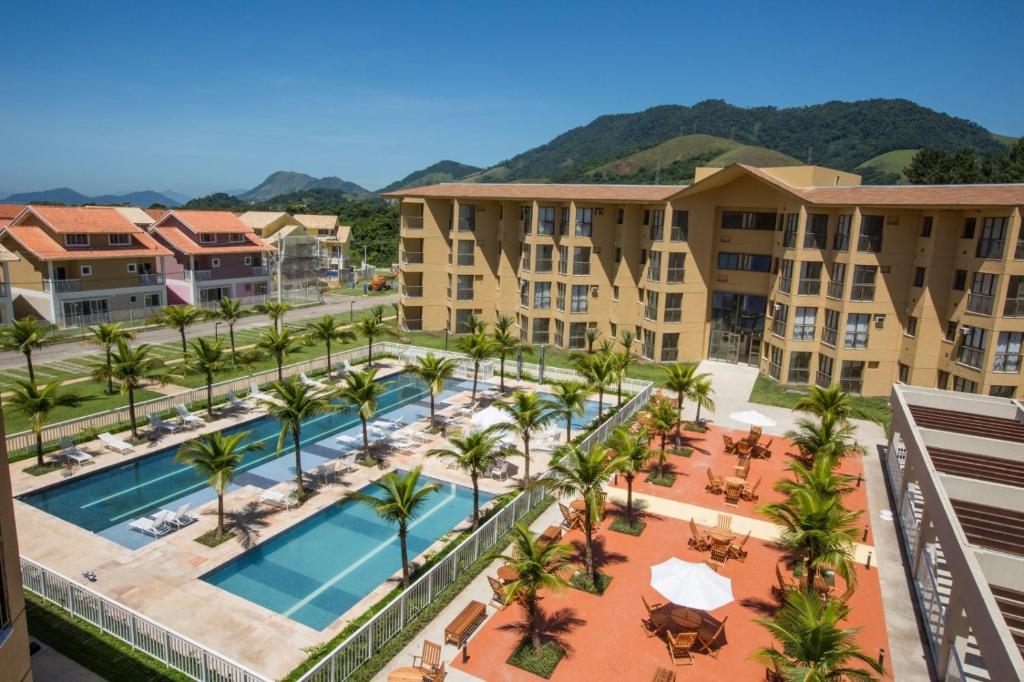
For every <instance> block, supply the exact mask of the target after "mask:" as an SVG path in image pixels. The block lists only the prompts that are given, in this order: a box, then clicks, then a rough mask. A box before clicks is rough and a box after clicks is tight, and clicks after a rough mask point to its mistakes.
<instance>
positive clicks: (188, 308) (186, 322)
mask: <svg viewBox="0 0 1024 682" xmlns="http://www.w3.org/2000/svg"><path fill="white" fill-rule="evenodd" d="M206 316H207V313H206V311H205V310H203V309H202V308H197V307H195V306H194V305H170V306H167V307H166V308H161V309H160V312H158V313H157V314H156V315H154V316H153V317H152V318H151V321H152V322H153V323H154V324H159V325H162V326H164V327H168V328H170V329H177V330H178V334H179V335H180V336H181V358H182V359H183V360H184V359H185V356H186V355H187V354H188V340H187V339H186V338H185V330H186V329H188V328H189V327H191V326H192V325H194V324H195V323H196V322H199V321H201V320H203V319H205V318H206Z"/></svg>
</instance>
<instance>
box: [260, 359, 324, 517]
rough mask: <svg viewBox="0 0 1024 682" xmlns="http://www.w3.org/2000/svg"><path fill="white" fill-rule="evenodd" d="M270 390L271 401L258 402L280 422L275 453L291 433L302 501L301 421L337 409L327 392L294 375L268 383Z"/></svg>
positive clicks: (297, 485)
mask: <svg viewBox="0 0 1024 682" xmlns="http://www.w3.org/2000/svg"><path fill="white" fill-rule="evenodd" d="M269 393H270V397H271V398H273V400H263V401H261V402H262V403H263V406H264V407H266V408H267V416H268V417H271V418H273V419H276V420H277V421H279V422H280V423H281V432H280V434H278V437H277V451H278V452H280V451H281V446H282V445H283V444H284V439H285V438H287V437H288V435H289V434H291V437H292V445H293V446H294V448H295V485H296V489H295V490H296V493H297V494H298V497H299V499H300V500H301V499H302V496H303V494H304V493H305V492H306V489H305V486H304V485H303V482H302V422H303V421H305V420H306V419H310V418H312V417H318V416H320V415H322V414H329V413H331V412H337V411H338V406H337V405H335V404H334V402H332V400H331V398H332V395H331V392H330V391H325V390H323V389H320V388H316V387H315V386H308V385H306V384H304V383H302V382H300V381H298V380H297V379H295V378H294V377H291V378H289V379H287V380H286V381H275V382H274V383H272V384H270V390H269Z"/></svg>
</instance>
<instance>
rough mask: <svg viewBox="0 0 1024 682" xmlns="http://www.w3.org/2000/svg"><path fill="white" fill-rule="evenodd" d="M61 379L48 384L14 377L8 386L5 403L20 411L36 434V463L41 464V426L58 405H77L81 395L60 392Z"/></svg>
mask: <svg viewBox="0 0 1024 682" xmlns="http://www.w3.org/2000/svg"><path fill="white" fill-rule="evenodd" d="M60 385H61V380H60V379H58V380H57V381H52V382H50V383H48V384H36V383H34V382H32V381H25V380H23V379H15V381H14V385H13V386H11V387H10V389H9V390H10V392H11V393H10V396H9V397H8V398H7V405H8V406H9V407H11V408H12V409H14V410H15V411H16V412H20V413H21V414H22V416H24V417H25V418H26V419H27V420H28V423H29V427H30V428H31V429H32V433H34V434H35V435H36V464H37V465H39V466H43V426H44V425H45V424H46V420H47V419H49V418H50V415H51V414H52V413H53V411H54V410H56V409H57V408H59V407H78V405H79V404H81V402H82V398H81V396H78V395H76V394H74V393H61V392H60Z"/></svg>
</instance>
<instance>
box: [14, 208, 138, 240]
mask: <svg viewBox="0 0 1024 682" xmlns="http://www.w3.org/2000/svg"><path fill="white" fill-rule="evenodd" d="M29 215H35V216H37V217H38V218H39V219H40V220H42V221H43V222H44V223H46V225H48V226H49V227H50V229H52V230H53V231H54V232H57V233H60V234H66V233H92V234H109V233H112V232H133V233H134V232H141V230H140V229H139V227H138V226H137V225H136V224H135V223H133V222H132V221H131V220H129V219H128V218H126V217H124V215H122V214H121V213H120V212H119V211H118V210H117V209H116V208H113V207H110V206H94V207H91V208H85V207H83V206H26V207H25V209H24V210H23V211H22V212H21V213H20V214H18V217H17V218H15V220H14V221H13V222H12V224H20V223H21V222H22V221H23V220H24V218H25V216H29Z"/></svg>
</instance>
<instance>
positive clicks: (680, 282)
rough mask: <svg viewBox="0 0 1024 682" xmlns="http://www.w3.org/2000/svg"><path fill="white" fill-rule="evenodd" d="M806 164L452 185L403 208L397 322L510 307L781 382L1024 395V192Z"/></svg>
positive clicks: (567, 343)
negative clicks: (643, 178) (894, 182)
mask: <svg viewBox="0 0 1024 682" xmlns="http://www.w3.org/2000/svg"><path fill="white" fill-rule="evenodd" d="M859 182H860V178H859V176H856V175H854V174H850V173H844V172H841V171H835V170H831V169H827V168H820V167H815V166H794V167H785V168H752V167H749V166H744V165H740V164H735V165H732V166H730V167H728V168H724V169H717V168H713V169H712V168H708V169H705V168H700V169H698V172H697V177H696V179H695V182H694V183H693V184H692V185H689V186H663V185H660V186H623V185H547V184H545V185H529V184H514V185H498V184H442V185H432V186H427V187H418V188H414V189H409V190H403V191H401V192H396V193H392V194H391V195H390V196H392V197H394V198H397V199H399V200H400V201H401V218H400V219H401V251H400V261H401V281H400V283H401V290H400V291H401V323H402V324H403V325H404V326H405V327H406V328H407V329H423V330H443V329H446V328H447V329H449V330H450V331H453V332H455V333H459V332H462V331H464V330H465V325H466V323H467V322H468V320H469V319H470V316H471V315H474V314H475V315H479V316H481V317H483V318H484V319H485V320H488V321H493V320H494V319H495V317H496V316H497V315H498V314H509V315H514V316H515V317H516V319H517V321H518V325H519V332H520V336H521V338H522V339H523V340H524V341H527V342H529V343H533V344H553V345H556V346H558V347H560V348H567V349H579V348H583V347H585V345H586V339H585V334H586V330H587V329H588V328H590V327H594V328H597V329H598V330H599V331H600V332H601V334H602V336H603V337H604V338H608V337H610V336H614V337H619V336H620V334H621V332H623V331H625V330H629V331H631V332H633V333H634V334H635V335H636V342H635V346H634V349H633V350H634V351H635V352H636V353H638V354H639V355H641V356H643V357H645V358H648V359H650V360H654V361H658V362H673V361H687V362H696V361H699V360H701V359H703V358H713V359H719V360H725V361H730V362H744V363H749V364H754V365H758V366H759V367H760V368H761V369H762V371H763V372H765V373H766V374H768V375H770V376H772V377H773V378H775V379H776V380H778V381H780V382H782V383H792V384H814V383H817V384H821V385H830V384H833V383H839V384H841V385H843V387H844V388H846V389H847V390H850V391H854V392H857V393H863V394H866V395H885V394H887V393H888V391H889V387H890V386H891V384H892V383H893V382H896V381H902V382H905V383H912V384H917V385H923V386H938V387H941V388H954V389H956V390H960V391H964V392H974V393H991V394H994V395H999V396H1013V395H1017V396H1020V395H1021V391H1022V389H1021V386H1022V383H1024V381H1022V374H1021V345H1022V338H1024V239H1022V235H1021V207H1022V206H1024V185H990V186H948V187H917V186H891V187H864V186H860V184H859Z"/></svg>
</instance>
